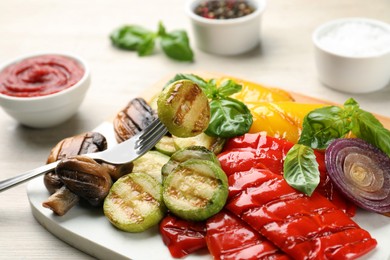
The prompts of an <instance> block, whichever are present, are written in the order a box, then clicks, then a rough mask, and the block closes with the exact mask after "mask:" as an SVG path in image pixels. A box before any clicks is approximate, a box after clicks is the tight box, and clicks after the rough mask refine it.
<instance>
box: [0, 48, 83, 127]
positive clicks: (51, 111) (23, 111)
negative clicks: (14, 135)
mask: <svg viewBox="0 0 390 260" xmlns="http://www.w3.org/2000/svg"><path fill="white" fill-rule="evenodd" d="M47 54H50V55H60V56H65V57H67V58H70V59H73V60H75V61H76V62H77V63H79V64H80V65H81V67H82V68H83V69H84V74H83V76H82V78H81V79H80V80H79V81H78V82H77V83H76V84H74V85H73V86H71V87H68V88H66V89H64V90H62V91H60V92H57V93H53V94H49V95H46V96H36V97H15V96H9V95H5V94H1V93H0V105H1V106H2V108H3V109H4V111H5V112H6V113H7V114H9V115H10V116H11V117H13V118H14V119H16V120H17V121H19V122H20V123H21V124H23V125H26V126H29V127H34V128H46V127H53V126H56V125H58V124H61V123H63V122H65V121H66V120H67V119H69V118H70V117H72V116H73V115H74V114H75V113H76V112H77V110H78V108H79V106H80V105H81V103H82V101H83V100H84V97H85V94H86V92H87V90H88V88H89V85H90V70H89V67H88V66H87V63H86V62H85V61H84V60H83V59H82V58H80V57H78V56H76V55H73V54H66V53H37V54H32V55H26V56H22V57H19V58H16V59H14V60H12V61H9V62H6V63H4V64H2V65H1V66H0V71H2V70H4V69H5V68H6V67H8V66H9V65H11V64H14V63H18V62H20V61H22V60H24V59H27V58H31V57H37V56H41V55H47Z"/></svg>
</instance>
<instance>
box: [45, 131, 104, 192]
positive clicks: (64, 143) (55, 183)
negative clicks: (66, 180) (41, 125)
mask: <svg viewBox="0 0 390 260" xmlns="http://www.w3.org/2000/svg"><path fill="white" fill-rule="evenodd" d="M105 149H107V141H106V138H105V137H104V136H103V135H102V134H100V133H97V132H86V133H83V134H80V135H76V136H73V137H68V138H65V139H63V140H61V141H60V142H59V143H58V144H57V145H56V146H55V147H54V148H53V149H52V150H51V152H50V155H49V157H48V158H47V163H52V162H55V161H58V160H62V159H64V158H68V157H71V156H76V155H81V154H86V153H93V152H98V151H103V150H105ZM43 180H44V184H45V186H46V188H47V190H48V191H49V192H50V194H53V193H54V192H56V191H57V190H58V189H60V188H61V187H62V186H63V183H62V181H61V180H60V179H59V178H58V176H57V174H56V173H55V172H49V173H46V174H45V176H44V179H43Z"/></svg>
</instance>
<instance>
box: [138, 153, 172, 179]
mask: <svg viewBox="0 0 390 260" xmlns="http://www.w3.org/2000/svg"><path fill="white" fill-rule="evenodd" d="M168 161H169V156H167V155H165V154H162V153H160V152H158V151H148V152H147V153H145V154H144V155H142V156H141V157H140V158H138V159H137V160H135V161H134V162H133V165H134V166H133V171H132V172H138V173H146V174H148V175H150V176H152V177H153V178H155V179H156V180H157V181H158V182H160V183H161V182H162V176H161V168H162V167H163V166H164V165H165V164H166V163H167V162H168Z"/></svg>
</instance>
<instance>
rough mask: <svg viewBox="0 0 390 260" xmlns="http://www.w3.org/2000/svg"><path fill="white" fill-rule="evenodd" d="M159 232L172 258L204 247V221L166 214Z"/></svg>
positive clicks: (180, 256)
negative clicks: (191, 220) (194, 220)
mask: <svg viewBox="0 0 390 260" xmlns="http://www.w3.org/2000/svg"><path fill="white" fill-rule="evenodd" d="M160 234H161V236H162V239H163V242H164V244H165V245H166V246H167V247H168V249H169V252H170V253H171V255H172V257H174V258H182V257H184V256H186V255H188V254H190V253H193V252H195V251H198V250H200V249H202V248H206V240H205V236H206V223H205V222H190V221H186V220H182V219H179V218H177V217H174V216H170V215H168V216H166V217H165V218H164V219H163V220H162V221H161V223H160Z"/></svg>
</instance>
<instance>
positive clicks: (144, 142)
mask: <svg viewBox="0 0 390 260" xmlns="http://www.w3.org/2000/svg"><path fill="white" fill-rule="evenodd" d="M167 131H168V130H167V129H166V127H165V126H164V125H163V124H162V123H161V122H160V123H159V124H158V125H157V126H156V127H154V128H153V129H152V131H148V132H145V133H144V134H143V135H142V136H140V137H139V140H138V142H137V148H139V149H143V147H144V146H148V144H150V143H151V144H153V146H154V144H155V143H156V142H157V141H158V140H159V139H161V137H162V136H163V135H165V134H166V133H167Z"/></svg>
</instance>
